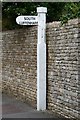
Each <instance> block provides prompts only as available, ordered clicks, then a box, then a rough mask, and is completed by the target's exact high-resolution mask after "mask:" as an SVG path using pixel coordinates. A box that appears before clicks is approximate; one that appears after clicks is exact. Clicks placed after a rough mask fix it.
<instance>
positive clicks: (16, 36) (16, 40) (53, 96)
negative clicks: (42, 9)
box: [2, 19, 80, 118]
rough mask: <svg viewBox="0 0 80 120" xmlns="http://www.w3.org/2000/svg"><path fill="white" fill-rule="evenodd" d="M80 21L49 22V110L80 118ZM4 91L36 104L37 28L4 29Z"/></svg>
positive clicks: (47, 35) (47, 31)
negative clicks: (62, 23)
mask: <svg viewBox="0 0 80 120" xmlns="http://www.w3.org/2000/svg"><path fill="white" fill-rule="evenodd" d="M79 25H80V23H79V20H78V19H73V20H70V21H68V23H67V24H66V25H64V26H61V25H60V22H53V23H48V24H47V30H46V38H47V109H48V110H51V111H53V112H55V113H57V114H60V115H62V116H65V117H69V118H78V117H79V104H78V103H79V77H78V74H79V73H78V70H79V69H78V68H79V67H80V64H79V53H80V51H79V47H80V44H79V43H80V41H79ZM2 45H3V47H2V52H3V58H2V63H3V65H2V79H3V85H2V87H3V92H6V93H7V94H11V95H14V96H16V97H17V98H18V99H21V100H23V101H25V102H28V103H30V104H32V105H33V106H35V107H36V90H37V88H36V80H37V27H35V26H34V27H29V28H26V29H21V30H14V31H5V32H3V42H2Z"/></svg>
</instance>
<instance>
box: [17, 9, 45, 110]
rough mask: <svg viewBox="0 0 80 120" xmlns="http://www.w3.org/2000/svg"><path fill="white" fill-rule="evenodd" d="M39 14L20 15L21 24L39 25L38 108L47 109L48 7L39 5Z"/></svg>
mask: <svg viewBox="0 0 80 120" xmlns="http://www.w3.org/2000/svg"><path fill="white" fill-rule="evenodd" d="M37 13H38V16H18V17H17V18H16V22H17V23H18V24H20V25H38V41H37V110H46V35H45V32H46V13H47V8H46V7H37Z"/></svg>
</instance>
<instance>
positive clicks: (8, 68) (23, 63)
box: [2, 27, 37, 105]
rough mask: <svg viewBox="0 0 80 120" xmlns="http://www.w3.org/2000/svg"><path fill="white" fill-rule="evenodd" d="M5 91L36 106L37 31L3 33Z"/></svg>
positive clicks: (30, 29) (25, 30)
mask: <svg viewBox="0 0 80 120" xmlns="http://www.w3.org/2000/svg"><path fill="white" fill-rule="evenodd" d="M2 44H3V47H2V50H3V58H2V61H3V66H2V70H3V71H2V79H3V91H4V92H6V93H8V94H11V95H14V96H16V97H17V98H19V99H21V100H23V101H26V102H29V103H31V104H32V105H36V76H37V75H36V70H37V64H36V63H37V49H36V46H37V29H36V28H34V27H33V28H31V27H30V28H27V29H24V30H23V29H21V30H14V31H6V32H3V43H2Z"/></svg>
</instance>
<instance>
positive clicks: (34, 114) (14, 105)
mask: <svg viewBox="0 0 80 120" xmlns="http://www.w3.org/2000/svg"><path fill="white" fill-rule="evenodd" d="M0 106H1V105H0ZM2 118H52V120H55V118H58V117H57V116H55V115H54V114H52V113H49V112H48V111H37V110H36V109H35V108H33V107H31V106H29V105H28V104H26V103H23V102H21V101H20V100H16V99H15V98H14V97H10V96H7V95H5V94H3V95H2ZM58 120H60V118H59V119H58Z"/></svg>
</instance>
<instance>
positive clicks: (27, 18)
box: [24, 17, 35, 20]
mask: <svg viewBox="0 0 80 120" xmlns="http://www.w3.org/2000/svg"><path fill="white" fill-rule="evenodd" d="M24 20H35V17H24Z"/></svg>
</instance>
